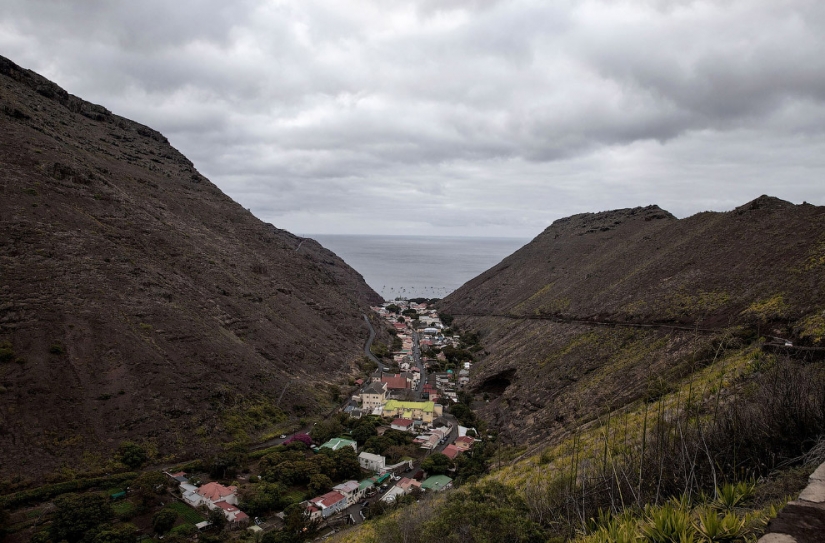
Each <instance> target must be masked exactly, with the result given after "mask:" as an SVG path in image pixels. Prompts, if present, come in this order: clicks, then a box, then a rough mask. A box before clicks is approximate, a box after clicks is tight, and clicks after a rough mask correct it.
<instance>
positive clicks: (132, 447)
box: [118, 441, 148, 469]
mask: <svg viewBox="0 0 825 543" xmlns="http://www.w3.org/2000/svg"><path fill="white" fill-rule="evenodd" d="M118 457H119V460H120V461H121V462H122V463H123V464H124V465H126V466H128V467H130V468H131V469H138V468H139V467H140V466H142V465H143V464H145V463H146V460H147V459H148V456H147V455H146V450H145V449H144V448H143V447H141V446H140V445H138V444H137V443H132V442H131V441H124V442H123V443H121V444H120V447H119V448H118Z"/></svg>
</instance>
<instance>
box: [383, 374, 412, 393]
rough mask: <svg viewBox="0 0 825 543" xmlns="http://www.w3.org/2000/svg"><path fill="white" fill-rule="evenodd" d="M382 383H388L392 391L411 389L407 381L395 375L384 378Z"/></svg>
mask: <svg viewBox="0 0 825 543" xmlns="http://www.w3.org/2000/svg"><path fill="white" fill-rule="evenodd" d="M381 382H383V383H387V388H388V389H390V390H398V389H404V388H409V383H407V379H405V378H404V377H401V376H400V375H395V376H393V377H382V378H381Z"/></svg>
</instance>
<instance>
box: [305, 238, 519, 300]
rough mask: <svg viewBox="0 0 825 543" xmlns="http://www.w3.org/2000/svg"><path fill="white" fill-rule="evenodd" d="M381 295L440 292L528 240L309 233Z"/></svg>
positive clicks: (441, 294) (419, 295)
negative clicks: (356, 271)
mask: <svg viewBox="0 0 825 543" xmlns="http://www.w3.org/2000/svg"><path fill="white" fill-rule="evenodd" d="M306 237H309V238H312V239H315V240H317V241H318V242H319V243H320V244H321V245H323V246H324V247H326V248H328V249H329V250H331V251H333V252H334V253H335V254H337V255H338V256H340V257H341V258H343V259H344V261H346V263H347V264H349V265H350V266H352V267H353V268H355V269H356V270H358V272H359V273H360V274H361V275H363V276H364V279H365V280H366V282H367V284H368V285H369V286H371V287H372V288H373V290H375V291H376V292H378V294H380V295H381V296H383V297H384V299H385V300H392V299H395V298H398V297H404V298H443V297H444V296H446V295H447V294H449V293H451V292H453V291H454V290H455V289H457V288H458V287H460V286H461V285H463V284H464V283H466V282H467V281H469V280H470V279H472V278H473V277H475V276H477V275H479V274H480V273H482V272H484V271H486V270H488V269H489V268H491V267H493V266H495V265H496V264H498V263H499V262H501V261H502V260H503V259H504V258H505V257H507V256H509V255H510V254H512V253H513V252H515V251H516V250H517V249H519V248H520V247H522V246H523V245H525V244H526V243H527V242H529V241H530V240H529V239H522V238H477V237H437V236H345V235H328V234H324V235H321V234H307V235H306Z"/></svg>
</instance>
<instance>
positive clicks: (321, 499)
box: [310, 490, 346, 507]
mask: <svg viewBox="0 0 825 543" xmlns="http://www.w3.org/2000/svg"><path fill="white" fill-rule="evenodd" d="M345 499H346V498H345V497H344V495H343V494H341V493H340V492H336V491H334V490H333V491H332V492H327V493H326V494H324V495H323V496H318V497H317V498H312V500H310V501H311V502H312V503H314V504H315V505H318V506H322V507H332V506H333V505H335V504H336V503H338V502H340V501H341V500H345Z"/></svg>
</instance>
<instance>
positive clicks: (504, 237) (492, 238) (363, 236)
mask: <svg viewBox="0 0 825 543" xmlns="http://www.w3.org/2000/svg"><path fill="white" fill-rule="evenodd" d="M295 235H296V236H298V237H301V238H310V239H313V238H314V237H325V238H328V237H336V238H346V237H352V238H402V239H414V238H438V239H483V240H494V239H501V240H528V241H529V240H532V239H533V238H535V236H533V237H527V236H454V235H450V236H444V235H436V234H317V233H316V234H304V233H301V234H295Z"/></svg>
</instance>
